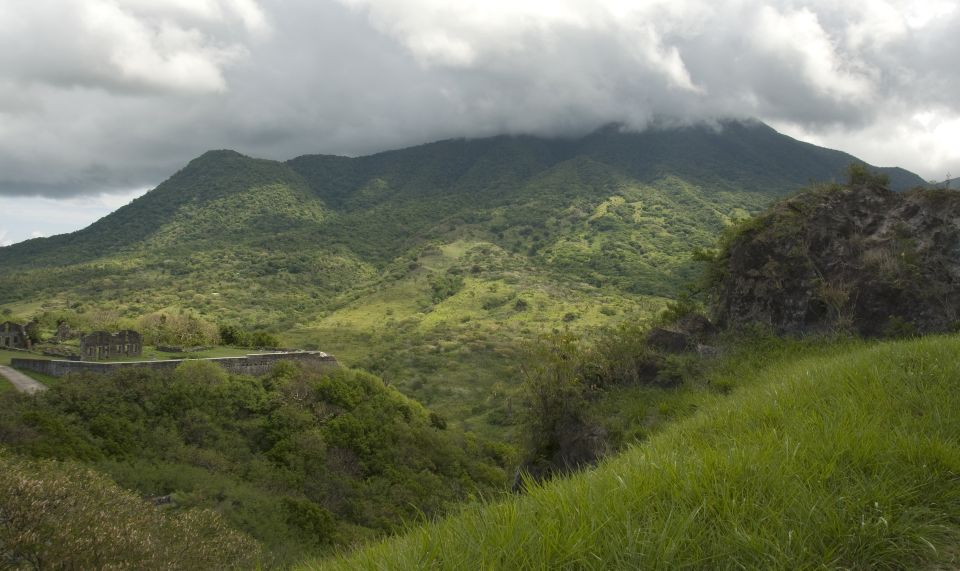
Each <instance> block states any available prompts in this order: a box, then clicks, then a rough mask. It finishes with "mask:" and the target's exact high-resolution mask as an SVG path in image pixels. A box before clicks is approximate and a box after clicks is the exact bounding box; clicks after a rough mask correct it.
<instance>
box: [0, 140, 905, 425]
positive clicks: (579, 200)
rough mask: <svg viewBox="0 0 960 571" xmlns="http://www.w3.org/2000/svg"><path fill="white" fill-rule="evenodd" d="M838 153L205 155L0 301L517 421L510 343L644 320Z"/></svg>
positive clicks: (578, 149)
mask: <svg viewBox="0 0 960 571" xmlns="http://www.w3.org/2000/svg"><path fill="white" fill-rule="evenodd" d="M851 162H859V161H857V159H855V158H854V157H852V156H850V155H848V154H846V153H843V152H840V151H834V150H830V149H824V148H821V147H817V146H814V145H810V144H807V143H803V142H800V141H797V140H795V139H792V138H790V137H786V136H784V135H782V134H779V133H777V132H776V131H774V130H773V129H771V128H770V127H768V126H766V125H763V124H761V123H755V122H746V123H745V122H728V123H724V124H722V125H720V126H717V127H706V126H694V127H686V128H679V129H661V130H656V129H654V130H648V131H644V132H640V133H636V132H630V131H626V130H623V129H621V128H619V127H617V126H607V127H604V128H602V129H599V130H597V131H595V132H593V133H590V134H588V135H586V136H584V137H580V138H571V139H546V138H539V137H531V136H500V137H491V138H486V139H452V140H446V141H439V142H435V143H429V144H426V145H420V146H416V147H411V148H406V149H400V150H395V151H389V152H383V153H378V154H375V155H371V156H364V157H357V158H348V157H338V156H329V155H305V156H301V157H297V158H295V159H292V160H290V161H287V162H276V161H267V160H260V159H253V158H249V157H246V156H243V155H241V154H239V153H236V152H233V151H211V152H208V153H206V154H204V155H202V156H201V157H198V158H197V159H195V160H193V161H191V162H190V163H189V164H188V165H187V166H186V167H184V168H183V169H182V170H180V171H179V172H177V173H176V174H174V175H173V176H172V177H171V178H170V179H168V180H167V181H165V182H163V183H162V184H160V185H159V186H158V187H157V188H156V189H154V190H152V191H150V192H148V193H147V194H146V195H144V196H142V197H140V198H138V199H136V200H134V201H133V202H131V203H130V204H129V205H127V206H125V207H123V208H120V209H119V210H117V211H116V212H114V213H112V214H110V215H108V216H106V217H104V218H103V219H102V220H99V221H98V222H96V223H94V224H92V225H91V226H90V227H88V228H85V229H83V230H81V231H78V232H75V233H73V234H69V235H63V236H55V237H52V238H41V239H35V240H29V241H27V242H23V243H20V244H15V245H13V246H9V247H6V248H0V268H2V270H3V271H2V272H0V306H2V307H3V308H4V309H9V310H10V311H11V312H12V313H13V314H14V315H15V316H21V317H23V318H24V319H27V318H30V317H38V318H39V319H40V320H41V324H42V325H43V326H44V327H46V328H47V329H48V330H53V329H55V327H56V322H57V321H59V320H65V321H67V322H68V323H70V324H71V325H72V326H73V327H74V328H75V329H89V328H93V327H99V326H112V325H114V324H126V325H130V326H136V325H137V323H136V322H137V320H138V319H139V318H141V317H142V316H145V315H151V314H157V313H160V314H170V313H176V312H187V313H193V314H195V315H197V316H199V318H201V319H206V320H208V321H210V322H215V323H218V324H236V325H239V326H242V327H247V328H251V329H258V330H260V329H265V330H268V331H271V332H273V333H275V334H276V335H277V336H278V337H279V338H280V339H281V341H282V342H283V343H284V344H285V345H288V346H297V347H315V346H319V347H322V348H323V349H324V350H327V351H330V352H332V353H334V354H336V355H337V356H338V357H339V358H340V359H341V360H342V361H344V362H346V363H348V364H352V365H359V366H363V367H365V368H368V369H371V370H373V371H375V372H377V373H379V374H381V375H383V376H384V377H385V378H386V379H387V380H388V382H392V383H395V384H396V386H397V387H398V388H400V389H401V390H403V391H404V392H406V393H408V394H412V395H414V396H416V397H417V398H418V399H419V400H422V401H423V402H425V403H426V404H428V405H429V406H431V407H432V408H436V409H438V410H440V411H441V412H444V413H445V414H448V415H449V416H450V417H451V418H455V419H459V420H461V421H463V422H475V423H477V426H480V427H484V426H486V427H489V426H491V425H505V426H509V425H510V424H511V423H512V422H513V420H512V418H511V416H510V414H509V412H505V411H509V410H510V386H512V384H513V383H515V379H516V378H517V376H518V374H519V371H518V370H517V367H518V365H517V363H518V361H519V359H518V354H519V353H518V351H521V350H522V341H523V340H525V339H531V338H534V337H536V336H537V335H539V334H541V333H544V332H550V331H552V330H554V329H561V328H572V329H576V330H585V329H589V328H591V327H595V326H599V325H604V324H609V323H613V322H615V321H617V320H622V319H636V318H638V317H639V316H644V315H647V316H649V315H651V314H653V313H655V312H656V311H658V310H659V308H661V307H662V306H663V304H664V302H665V300H666V298H669V297H672V296H674V295H675V294H676V292H677V290H678V288H679V287H681V286H682V285H683V284H684V283H686V282H688V281H689V280H691V279H692V278H693V277H694V275H695V271H694V267H693V263H692V262H691V257H690V253H691V252H692V251H693V250H694V249H697V248H706V247H710V246H711V245H712V244H713V243H714V240H715V239H716V236H717V235H718V234H719V233H720V231H721V230H722V229H723V228H724V227H726V226H727V225H729V224H730V223H732V222H733V221H735V220H738V219H740V218H743V217H745V216H747V215H749V214H751V213H756V212H759V211H760V210H762V209H763V208H764V207H766V206H767V205H768V204H769V203H771V202H772V201H773V200H774V199H776V198H778V197H781V196H783V195H785V194H789V193H792V192H795V191H796V190H798V189H799V188H801V187H803V186H805V185H807V184H809V183H810V182H812V181H823V180H827V181H829V180H838V179H841V178H843V177H845V170H846V167H847V165H848V164H849V163H851ZM877 170H879V171H881V172H883V173H884V174H887V175H888V176H889V178H890V180H891V182H892V184H893V185H894V186H895V187H897V188H900V189H905V188H908V187H912V186H918V185H922V184H923V180H922V179H920V177H918V176H916V175H913V174H912V173H908V172H907V171H903V170H902V169H877ZM160 317H161V318H162V317H163V315H161V316H160Z"/></svg>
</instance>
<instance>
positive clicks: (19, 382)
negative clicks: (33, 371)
mask: <svg viewBox="0 0 960 571" xmlns="http://www.w3.org/2000/svg"><path fill="white" fill-rule="evenodd" d="M0 376H2V377H6V379H7V380H8V381H10V382H11V383H13V386H14V387H16V388H17V390H18V391H20V392H21V393H27V394H28V395H32V394H33V393H35V392H38V391H45V390H47V387H46V386H45V385H43V384H41V383H39V382H37V381H35V380H33V379H31V378H30V377H28V376H26V375H24V374H23V373H21V372H19V371H14V370H13V369H11V368H10V367H4V366H3V365H0Z"/></svg>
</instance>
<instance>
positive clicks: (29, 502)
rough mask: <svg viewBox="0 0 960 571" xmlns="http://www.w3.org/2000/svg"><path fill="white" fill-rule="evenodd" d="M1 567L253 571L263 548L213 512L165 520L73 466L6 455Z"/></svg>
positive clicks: (1, 460) (0, 492)
mask: <svg viewBox="0 0 960 571" xmlns="http://www.w3.org/2000/svg"><path fill="white" fill-rule="evenodd" d="M0 466H2V470H0V471H2V473H3V478H0V514H2V517H0V561H3V563H4V564H5V565H10V566H11V568H23V567H26V568H33V569H100V568H111V569H227V568H229V569H240V568H253V567H255V566H256V565H257V564H258V560H259V559H260V546H259V544H258V543H257V542H256V541H254V540H253V539H251V538H250V537H249V536H247V535H246V534H243V533H240V532H237V531H235V530H232V529H230V528H229V527H227V526H226V525H225V524H224V522H223V521H222V520H221V518H220V516H218V515H217V514H216V513H214V512H212V511H210V510H199V509H191V510H186V511H183V512H180V513H169V512H161V511H160V510H159V509H157V508H156V507H154V506H152V505H150V504H148V503H146V502H145V501H143V500H141V499H140V498H138V497H137V496H136V495H134V494H132V493H130V492H128V491H126V490H123V489H121V488H119V487H118V486H117V485H116V484H114V483H113V482H111V481H110V480H109V479H108V478H106V477H104V476H102V475H101V474H98V473H96V472H94V471H92V470H89V469H86V468H81V467H79V466H77V465H75V464H72V463H64V462H57V461H50V460H46V461H28V460H23V459H20V458H17V457H14V456H11V455H9V454H7V453H3V452H0Z"/></svg>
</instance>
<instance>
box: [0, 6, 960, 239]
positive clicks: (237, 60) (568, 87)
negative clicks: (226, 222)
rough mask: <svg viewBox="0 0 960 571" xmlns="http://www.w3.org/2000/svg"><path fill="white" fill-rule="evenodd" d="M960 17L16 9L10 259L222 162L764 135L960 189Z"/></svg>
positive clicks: (5, 84)
mask: <svg viewBox="0 0 960 571" xmlns="http://www.w3.org/2000/svg"><path fill="white" fill-rule="evenodd" d="M958 58H960V0H845V1H843V2H837V1H836V0H822V1H821V0H634V1H627V0H593V1H589V2H588V1H581V0H482V1H476V2H475V1H466V0H464V1H455V2H451V1H450V0H2V2H0V245H6V244H10V243H14V242H18V241H21V240H25V239H29V238H31V237H36V236H45V235H52V234H56V233H63V232H69V231H73V230H76V229H79V228H82V227H84V226H86V225H88V224H90V223H91V222H93V221H94V220H96V219H97V218H99V217H102V216H103V215H105V214H107V213H108V212H110V211H112V210H114V209H116V208H118V207H119V206H122V205H123V204H126V203H127V202H129V201H130V200H131V199H133V198H134V197H136V196H138V195H140V194H143V193H144V192H146V191H147V190H149V189H150V188H153V187H154V186H156V185H157V184H159V183H160V182H162V181H163V180H165V179H166V178H168V177H169V176H170V175H171V174H173V173H174V172H176V171H177V170H178V169H179V168H181V167H183V166H184V165H185V164H186V163H187V162H189V160H190V159H192V158H194V157H196V156H198V155H200V154H202V153H203V152H204V151H206V150H209V149H220V148H230V149H235V150H238V151H240V152H242V153H244V154H248V155H251V156H256V157H264V158H271V159H289V158H293V157H295V156H298V155H302V154H309V153H331V154H345V155H361V154H369V153H373V152H377V151H381V150H386V149H390V148H398V147H403V146H408V145H413V144H418V143H424V142H428V141H432V140H437V139H442V138H449V137H479V136H488V135H495V134H501V133H529V134H538V135H546V136H571V135H578V134H583V133H586V132H588V131H590V130H593V129H595V128H596V127H598V126H600V125H603V124H607V123H611V122H620V123H623V124H625V125H627V126H628V127H629V128H632V129H637V130H642V129H644V128H647V127H648V126H649V125H650V124H651V123H652V122H657V124H663V123H670V124H693V123H697V122H702V121H712V120H716V119H731V118H732V119H736V118H755V119H760V120H762V121H765V122H767V123H768V124H770V125H771V126H773V127H774V128H776V129H778V130H780V131H781V132H784V133H787V134H789V135H791V136H794V137H797V138H800V139H803V140H806V141H810V142H813V143H816V144H820V145H823V146H828V147H832V148H838V149H841V150H844V151H847V152H850V153H852V154H854V155H856V156H858V157H860V158H862V159H864V160H866V161H867V162H870V163H872V164H875V165H881V166H902V167H904V168H907V169H910V170H912V171H914V172H916V173H917V174H919V175H921V176H922V177H923V178H925V179H928V180H942V179H944V178H946V176H947V173H953V175H952V176H956V175H957V174H958V173H960V96H958V94H960V66H958V65H957V61H958Z"/></svg>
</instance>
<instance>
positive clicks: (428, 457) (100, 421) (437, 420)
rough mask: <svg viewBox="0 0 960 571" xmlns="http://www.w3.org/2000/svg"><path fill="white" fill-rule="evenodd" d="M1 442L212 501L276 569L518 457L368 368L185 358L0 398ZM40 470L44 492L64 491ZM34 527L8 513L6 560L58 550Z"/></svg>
mask: <svg viewBox="0 0 960 571" xmlns="http://www.w3.org/2000/svg"><path fill="white" fill-rule="evenodd" d="M4 382H5V381H4ZM4 450H5V451H6V452H11V453H15V454H17V455H21V456H26V457H34V458H41V459H51V458H52V459H59V460H70V461H73V462H82V463H83V464H84V465H85V466H86V467H87V468H91V469H94V470H96V471H98V472H101V473H102V474H105V475H107V476H109V478H110V479H111V480H112V481H113V482H116V483H117V484H119V485H120V486H122V487H123V488H125V489H127V490H132V491H134V492H136V493H137V495H139V496H141V497H143V498H147V499H151V498H161V500H162V501H158V502H155V503H158V504H159V505H163V506H166V508H168V510H169V511H170V512H171V513H172V514H190V513H206V511H204V512H192V511H191V510H192V509H194V508H196V509H199V510H212V511H215V512H217V513H218V514H219V516H220V517H221V518H222V522H223V524H218V525H219V527H220V528H221V533H220V534H219V535H222V536H224V537H223V538H224V540H228V539H229V537H231V534H233V535H234V536H238V537H239V536H240V534H239V533H235V532H236V531H238V532H242V533H243V534H244V535H243V536H242V537H244V538H245V539H244V541H247V542H248V543H253V542H252V541H250V538H249V537H247V535H249V536H250V537H252V538H254V539H256V540H257V541H258V542H259V543H258V546H257V548H258V549H259V546H262V547H263V548H264V549H263V551H264V554H263V556H262V557H261V560H260V561H259V563H261V564H263V565H265V566H267V567H270V568H274V567H277V566H283V565H287V564H290V563H293V562H294V561H296V560H297V559H299V558H302V557H303V556H305V555H316V554H318V553H324V552H330V551H332V549H333V547H334V546H337V545H350V544H354V543H356V542H358V541H362V540H367V539H371V538H374V537H378V536H380V535H382V534H384V533H385V532H388V531H393V530H397V529H399V528H400V526H401V525H402V524H403V523H404V522H408V521H414V520H416V519H418V518H424V517H435V516H437V515H439V514H441V513H444V512H445V511H446V510H448V509H450V507H451V506H452V505H453V504H454V503H456V502H461V501H465V500H469V499H471V498H474V497H478V496H480V495H484V496H489V495H492V494H495V493H497V492H499V491H501V490H503V489H505V488H506V486H507V482H508V477H509V471H510V470H511V469H512V467H513V464H514V462H515V461H514V459H513V458H512V451H511V449H510V448H509V447H508V446H505V445H503V444H498V443H493V442H490V441H487V440H483V439H480V438H477V437H475V436H472V435H467V434H464V433H462V432H460V431H457V430H455V429H453V428H449V429H448V428H447V426H446V424H445V422H444V420H443V419H442V418H441V417H440V416H438V415H436V414H435V413H432V412H430V411H428V410H426V409H424V408H423V407H422V406H421V405H420V404H418V403H416V402H414V401H412V400H410V399H408V398H406V397H404V396H402V395H400V394H399V393H398V392H397V391H396V390H394V389H392V388H389V387H386V386H385V385H384V383H383V382H382V381H381V380H380V379H378V378H376V377H374V376H372V375H370V374H367V373H363V372H359V371H351V370H346V369H339V370H336V371H333V372H330V373H328V374H321V373H320V372H318V371H314V370H310V369H307V368H301V367H298V366H296V365H294V364H292V363H284V364H283V365H281V366H278V367H276V368H275V370H274V371H273V372H272V373H271V374H269V375H265V376H263V377H261V378H252V377H249V376H239V375H228V374H227V373H225V372H224V371H223V370H222V369H221V368H220V367H218V366H217V365H214V364H212V363H209V362H202V361H187V362H185V363H183V364H182V365H180V366H179V367H178V368H177V370H176V371H175V372H173V373H168V372H156V371H150V370H145V369H127V370H124V371H121V372H118V373H116V374H113V375H110V376H104V375H92V374H87V375H81V376H74V377H72V378H69V379H67V380H65V381H64V382H61V383H57V384H56V385H53V386H51V387H50V389H49V390H47V391H45V392H44V393H42V394H41V395H40V396H38V397H29V396H25V395H21V394H16V393H9V392H7V393H0V465H2V464H4V462H3V459H4V455H3V454H4ZM43 476H44V474H39V475H38V478H39V482H38V485H43V486H44V487H45V488H47V489H46V491H44V492H43V493H40V492H39V491H36V493H37V496H38V497H37V499H36V501H37V502H42V501H43V499H44V497H47V498H48V499H49V498H50V496H51V494H53V495H55V494H54V493H53V492H51V491H50V490H49V487H51V486H52V485H53V484H52V483H51V482H47V480H44V479H43ZM100 479H104V478H102V477H101V478H100ZM111 485H113V484H112V483H111ZM114 487H115V486H114ZM51 501H52V500H51ZM0 502H2V503H0V509H3V510H7V509H9V506H10V505H11V504H15V503H16V491H15V490H9V491H8V493H7V495H4V492H3V490H2V489H0ZM24 509H26V508H24ZM105 509H107V508H106V507H105ZM111 509H112V507H111ZM63 510H64V511H66V512H68V513H69V511H70V510H69V508H68V507H64V508H63ZM77 510H78V511H77V512H76V513H69V515H70V517H71V522H73V524H74V525H76V521H78V520H79V521H82V520H83V518H84V517H86V518H87V524H88V525H90V524H89V521H90V518H91V517H92V516H89V515H86V516H84V513H89V510H90V508H88V507H86V506H85V505H84V506H81V507H78V508H77ZM39 511H41V512H43V510H42V509H40V510H39ZM108 511H109V510H108ZM45 513H46V512H44V514H45ZM219 521H220V520H218V522H219ZM224 524H225V525H224ZM138 525H143V526H145V527H147V526H149V525H150V522H149V521H147V522H143V523H142V524H139V523H134V522H131V523H130V524H129V527H130V529H128V530H127V532H132V531H135V530H138V529H139V527H138ZM231 528H232V530H234V531H230V529H231ZM25 531H28V530H27V528H26V525H25V524H21V522H20V521H19V520H18V521H17V522H14V523H13V524H11V525H10V526H7V525H5V524H4V522H2V521H0V552H2V553H3V554H4V557H6V553H7V550H8V549H9V548H10V545H11V544H18V545H19V544H22V543H24V542H25V544H27V545H31V546H33V547H31V549H37V550H39V551H40V552H48V551H49V550H45V549H44V548H43V547H42V546H35V545H33V544H32V543H30V542H29V541H27V540H24V539H23V538H22V537H20V536H19V535H18V534H21V533H24V532H25ZM145 531H146V530H145ZM71 533H73V534H75V535H76V534H78V532H77V531H76V530H75V528H74V531H73V532H71ZM111 533H113V532H111ZM214 537H216V535H214ZM158 540H162V541H169V542H171V543H172V542H175V541H179V540H178V539H175V538H173V539H158ZM103 542H104V543H105V544H107V545H108V547H115V545H114V543H113V542H112V538H103ZM34 543H35V542H34ZM248 547H251V548H252V547H253V546H248ZM60 555H63V554H62V553H60ZM190 556H191V557H192V556H193V555H192V554H190ZM251 563H254V562H251V561H247V562H246V563H244V564H243V565H239V566H241V567H245V568H246V567H250V566H252V565H251ZM101 565H102V564H101ZM68 566H69V565H68ZM97 566H99V565H94V567H97ZM163 567H164V566H163V565H158V566H156V567H154V568H163ZM187 567H189V565H187ZM200 567H203V566H202V565H201V566H200ZM214 567H215V568H220V567H221V566H220V565H214ZM227 567H232V566H231V565H227Z"/></svg>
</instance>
